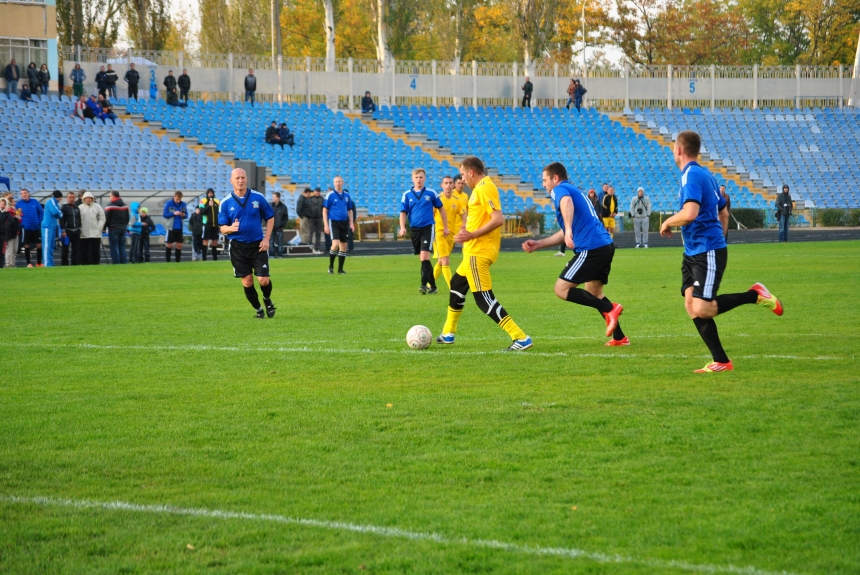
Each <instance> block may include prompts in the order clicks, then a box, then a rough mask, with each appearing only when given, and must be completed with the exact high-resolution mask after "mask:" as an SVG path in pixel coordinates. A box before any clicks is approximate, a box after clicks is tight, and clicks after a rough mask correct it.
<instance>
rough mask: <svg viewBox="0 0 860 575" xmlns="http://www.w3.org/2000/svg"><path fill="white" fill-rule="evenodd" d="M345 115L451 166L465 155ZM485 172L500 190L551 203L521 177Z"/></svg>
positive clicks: (376, 122) (390, 124) (377, 122)
mask: <svg viewBox="0 0 860 575" xmlns="http://www.w3.org/2000/svg"><path fill="white" fill-rule="evenodd" d="M347 116H348V117H351V118H358V119H359V120H361V122H362V123H363V124H364V125H365V126H367V127H368V128H370V129H371V130H373V131H374V132H376V133H377V134H384V135H386V136H388V137H389V138H391V139H392V140H395V141H398V140H399V141H402V142H403V143H404V144H406V145H407V146H409V147H411V148H420V149H421V150H423V151H425V152H427V153H428V154H430V156H431V157H432V158H433V159H435V160H438V161H440V162H443V161H447V162H448V163H449V164H451V165H452V166H457V165H459V163H460V161H462V159H463V158H465V157H466V154H452V153H451V150H450V149H448V148H445V147H442V146H439V145H438V143H437V142H436V140H431V139H429V138H428V137H427V136H426V135H424V134H418V133H408V132H406V130H404V129H403V128H398V127H395V126H394V122H392V121H387V120H374V119H373V118H371V117H370V116H367V115H365V114H361V113H355V114H347ZM487 172H488V175H489V176H490V179H491V180H493V183H494V184H496V186H497V187H498V188H499V189H500V190H501V189H505V190H513V191H514V193H515V194H516V195H517V196H519V197H521V198H522V199H523V200H525V199H526V198H531V199H532V200H533V201H534V203H535V204H537V205H539V206H540V207H544V206H547V205H549V204H551V203H552V201H551V200H550V199H549V198H547V197H546V194H544V193H542V192H540V191H536V190H535V189H534V188H533V187H531V186H529V185H528V184H523V183H522V178H521V177H519V176H510V175H505V176H500V175H499V172H498V170H497V169H494V168H493V167H491V166H487Z"/></svg>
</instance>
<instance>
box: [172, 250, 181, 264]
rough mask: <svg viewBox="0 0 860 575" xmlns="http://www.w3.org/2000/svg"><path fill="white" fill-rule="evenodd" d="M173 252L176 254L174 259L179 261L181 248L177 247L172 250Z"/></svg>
mask: <svg viewBox="0 0 860 575" xmlns="http://www.w3.org/2000/svg"><path fill="white" fill-rule="evenodd" d="M173 253H174V255H175V256H176V261H177V262H179V260H181V259H182V250H181V249H179V248H176V249H175V250H174V251H173Z"/></svg>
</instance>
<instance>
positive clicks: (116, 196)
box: [110, 190, 119, 198]
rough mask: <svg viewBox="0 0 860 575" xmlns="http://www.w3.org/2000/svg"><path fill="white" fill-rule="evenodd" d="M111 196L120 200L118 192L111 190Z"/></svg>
mask: <svg viewBox="0 0 860 575" xmlns="http://www.w3.org/2000/svg"><path fill="white" fill-rule="evenodd" d="M110 195H111V197H114V198H118V197H119V192H118V191H116V190H111V192H110Z"/></svg>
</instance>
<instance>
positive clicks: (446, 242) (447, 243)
mask: <svg viewBox="0 0 860 575" xmlns="http://www.w3.org/2000/svg"><path fill="white" fill-rule="evenodd" d="M453 251H454V233H453V232H448V237H445V236H443V235H442V234H436V241H435V242H433V257H434V258H437V259H438V258H447V257H448V256H450V255H451V252H453Z"/></svg>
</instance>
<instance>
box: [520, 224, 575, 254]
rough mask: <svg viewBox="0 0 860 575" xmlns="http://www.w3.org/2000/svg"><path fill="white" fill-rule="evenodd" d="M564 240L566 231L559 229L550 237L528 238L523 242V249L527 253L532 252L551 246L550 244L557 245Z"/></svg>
mask: <svg viewBox="0 0 860 575" xmlns="http://www.w3.org/2000/svg"><path fill="white" fill-rule="evenodd" d="M563 241H564V232H563V231H561V230H558V231H557V232H555V233H554V234H553V235H551V236H549V237H548V238H544V239H542V240H526V241H524V242H523V251H524V252H527V253H532V252H535V251H537V250H540V249H543V248H546V247H549V246H557V245H559V244H560V243H561V242H563ZM571 247H572V246H571Z"/></svg>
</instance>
